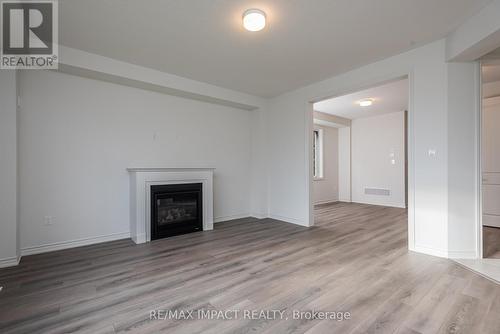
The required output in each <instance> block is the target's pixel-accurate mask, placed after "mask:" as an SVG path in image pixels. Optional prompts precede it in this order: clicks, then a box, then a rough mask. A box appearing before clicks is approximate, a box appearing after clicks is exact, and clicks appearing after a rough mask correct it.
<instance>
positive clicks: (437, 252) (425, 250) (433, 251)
mask: <svg viewBox="0 0 500 334" xmlns="http://www.w3.org/2000/svg"><path fill="white" fill-rule="evenodd" d="M412 251H414V252H417V253H422V254H426V255H432V256H437V257H443V258H445V259H447V258H448V251H447V250H445V249H437V248H432V247H427V246H421V245H415V248H414V249H413V250H412Z"/></svg>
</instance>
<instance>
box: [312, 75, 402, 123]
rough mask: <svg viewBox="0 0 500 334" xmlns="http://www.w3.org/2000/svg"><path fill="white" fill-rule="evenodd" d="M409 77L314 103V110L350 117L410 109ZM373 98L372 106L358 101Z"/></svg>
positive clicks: (370, 115)
mask: <svg viewBox="0 0 500 334" xmlns="http://www.w3.org/2000/svg"><path fill="white" fill-rule="evenodd" d="M408 90H409V87H408V79H404V80H398V81H393V82H390V83H387V84H384V85H381V86H377V87H373V88H369V89H365V90H362V91H359V92H356V93H352V94H348V95H343V96H339V97H335V98H332V99H328V100H324V101H321V102H317V103H315V104H314V110H316V111H319V112H323V113H327V114H331V115H335V116H340V117H345V118H349V119H356V118H363V117H372V116H378V115H382V114H389V113H393V112H398V111H403V110H407V109H408ZM368 98H370V99H373V101H374V102H373V104H372V105H371V106H370V107H360V106H359V104H358V102H359V101H360V100H364V99H368Z"/></svg>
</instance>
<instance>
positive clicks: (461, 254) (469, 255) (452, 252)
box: [448, 250, 478, 260]
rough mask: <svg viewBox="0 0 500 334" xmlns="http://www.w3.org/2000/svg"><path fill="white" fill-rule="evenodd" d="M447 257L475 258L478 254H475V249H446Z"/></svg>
mask: <svg viewBox="0 0 500 334" xmlns="http://www.w3.org/2000/svg"><path fill="white" fill-rule="evenodd" d="M448 258H450V259H468V260H470V259H473V260H475V259H477V258H478V256H477V254H476V251H475V250H469V251H457V250H450V251H448Z"/></svg>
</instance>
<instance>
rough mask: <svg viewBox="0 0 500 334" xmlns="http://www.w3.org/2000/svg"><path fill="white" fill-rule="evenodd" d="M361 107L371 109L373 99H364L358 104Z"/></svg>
mask: <svg viewBox="0 0 500 334" xmlns="http://www.w3.org/2000/svg"><path fill="white" fill-rule="evenodd" d="M358 104H359V106H360V107H369V106H371V105H372V104H373V99H364V100H361V101H359V102H358Z"/></svg>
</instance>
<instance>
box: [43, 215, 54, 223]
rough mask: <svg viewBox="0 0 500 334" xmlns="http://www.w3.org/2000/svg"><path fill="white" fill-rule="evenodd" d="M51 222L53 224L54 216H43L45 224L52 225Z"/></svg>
mask: <svg viewBox="0 0 500 334" xmlns="http://www.w3.org/2000/svg"><path fill="white" fill-rule="evenodd" d="M53 224H54V217H52V216H45V225H53Z"/></svg>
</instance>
